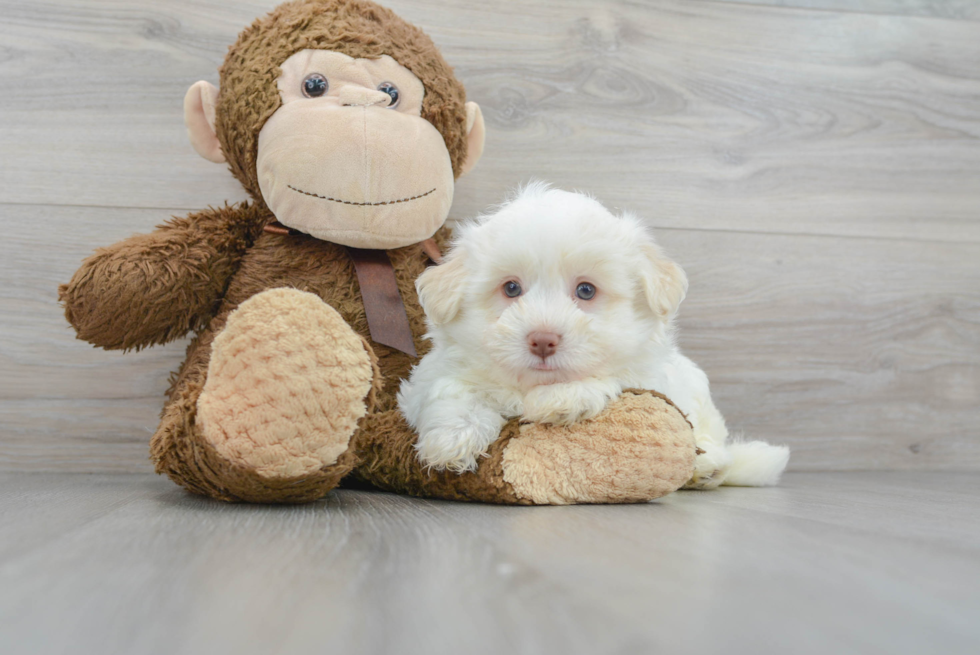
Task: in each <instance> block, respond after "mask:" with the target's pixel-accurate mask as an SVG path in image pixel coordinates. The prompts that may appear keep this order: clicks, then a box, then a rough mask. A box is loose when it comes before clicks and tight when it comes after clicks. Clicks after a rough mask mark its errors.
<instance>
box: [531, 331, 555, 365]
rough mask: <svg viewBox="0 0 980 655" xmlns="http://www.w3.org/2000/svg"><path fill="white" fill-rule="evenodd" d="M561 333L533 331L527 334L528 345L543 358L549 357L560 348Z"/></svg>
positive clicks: (532, 351)
mask: <svg viewBox="0 0 980 655" xmlns="http://www.w3.org/2000/svg"><path fill="white" fill-rule="evenodd" d="M560 343H561V335H560V334H555V333H554V332H532V333H531V334H529V335H527V347H528V350H530V351H531V353H533V354H535V355H537V356H538V357H540V358H541V359H548V358H549V357H551V356H552V355H554V354H555V351H556V350H558V344H560Z"/></svg>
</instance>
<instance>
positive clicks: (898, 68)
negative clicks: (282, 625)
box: [0, 0, 980, 471]
mask: <svg viewBox="0 0 980 655" xmlns="http://www.w3.org/2000/svg"><path fill="white" fill-rule="evenodd" d="M274 4H275V1H274V0H262V1H260V0H248V1H243V0H234V1H232V0H204V1H186V0H173V1H167V2H154V1H151V0H115V1H110V0H87V1H85V2H78V1H77V0H42V1H38V2H33V1H31V2H28V1H27V0H20V1H15V0H2V1H0V170H2V184H0V224H2V231H0V279H2V284H0V469H7V470H12V469H16V470H45V469H48V470H73V471H139V470H148V469H149V463H148V461H147V448H146V443H147V440H148V438H149V436H150V434H151V432H152V431H153V429H154V426H155V423H156V418H157V412H158V411H159V407H160V405H161V402H162V394H163V392H164V389H165V388H166V379H167V374H168V372H169V371H170V370H172V369H174V368H176V367H177V366H178V364H179V363H180V361H181V358H182V355H183V347H184V344H183V343H177V344H172V345H170V346H167V347H159V348H154V349H152V350H148V351H144V352H140V353H130V354H126V355H123V354H120V353H107V352H103V351H100V350H96V349H93V348H91V347H89V346H88V345H86V344H85V343H82V342H80V341H76V340H74V339H73V333H72V332H71V331H70V329H69V328H68V326H67V325H66V323H65V321H64V319H63V317H62V314H61V310H60V308H59V307H58V304H57V301H56V287H57V285H58V283H59V282H64V281H67V280H68V278H69V277H70V276H71V274H72V272H73V271H74V269H75V268H76V267H77V265H78V263H79V261H80V260H81V259H82V258H83V257H84V256H86V254H88V253H89V252H90V251H91V250H92V249H93V248H95V247H96V246H99V245H105V244H110V243H112V242H114V241H116V240H118V239H121V238H124V237H126V236H128V235H130V234H132V233H134V232H140V231H147V230H149V229H151V228H152V226H154V225H155V224H157V223H158V222H160V221H161V220H162V219H164V218H166V217H167V216H168V215H171V214H181V213H185V212H187V211H190V210H195V209H198V208H201V207H204V206H206V205H209V204H212V205H213V204H217V203H221V202H223V201H224V200H225V199H230V200H239V199H242V198H243V193H242V191H241V189H240V188H239V187H238V185H237V183H236V182H235V181H234V180H233V179H232V178H231V176H230V174H229V173H228V172H227V171H226V170H225V169H224V168H223V167H221V166H217V165H214V164H210V163H208V162H206V161H204V160H203V159H200V158H199V157H197V155H195V154H194V152H193V150H192V149H191V147H190V146H189V145H188V143H187V140H186V135H185V131H184V127H183V123H182V116H181V102H182V98H183V94H184V91H185V89H186V87H187V86H189V85H190V84H191V83H193V82H194V81H196V80H198V79H207V80H210V81H212V82H215V83H217V81H218V79H217V72H216V71H217V67H218V65H219V64H220V62H221V60H222V56H223V53H224V52H225V49H226V47H227V46H228V45H229V44H230V43H232V42H233V41H234V39H235V37H236V34H237V33H238V31H239V30H240V29H241V28H242V27H244V26H245V25H246V24H247V23H249V22H250V21H251V20H252V19H253V18H255V17H256V16H258V15H260V14H262V13H264V12H265V11H267V10H268V9H270V8H271V7H272V6H273V5H274ZM388 4H389V5H390V6H391V7H393V8H394V9H395V10H396V11H398V12H399V13H400V14H401V15H403V16H404V17H405V18H407V19H409V20H411V21H413V22H415V23H417V24H418V25H420V26H422V27H424V28H425V29H426V30H427V31H428V33H429V34H430V35H431V36H432V37H433V39H434V40H435V41H436V43H437V44H438V45H439V46H440V47H441V48H442V50H443V52H444V53H445V55H446V57H447V59H448V60H449V61H450V62H451V63H452V64H453V65H454V66H455V67H456V71H457V73H458V75H459V77H460V78H461V79H462V80H463V81H464V83H465V84H466V85H467V89H468V93H469V96H470V99H473V100H476V101H477V102H479V103H480V104H481V105H482V107H483V111H484V114H485V117H486V120H487V129H488V138H487V148H486V152H485V154H484V157H483V161H482V162H481V164H480V165H479V166H478V167H477V169H476V170H475V171H474V172H473V173H472V174H471V175H470V176H469V177H467V178H464V179H463V180H461V181H460V183H459V186H458V190H457V197H456V203H455V207H454V210H453V216H454V217H456V218H465V217H467V216H471V215H473V214H474V213H476V212H477V211H479V210H480V209H481V208H483V207H485V206H486V205H488V204H491V203H494V202H497V201H499V200H500V199H501V198H502V196H503V194H504V193H505V192H506V190H507V189H508V188H510V187H511V186H513V185H515V184H517V183H519V182H521V181H522V180H526V179H528V178H531V177H536V178H541V179H545V180H549V181H552V182H554V183H555V184H557V185H560V186H564V187H568V188H580V189H586V190H589V191H592V192H594V193H595V194H596V195H597V196H598V197H599V198H600V199H601V200H603V201H604V202H606V203H607V204H608V205H611V206H614V207H618V208H622V209H630V210H633V211H635V212H637V213H639V214H641V215H642V216H644V217H646V218H647V219H648V220H649V222H650V224H651V225H653V226H656V227H657V228H658V232H659V235H660V239H661V241H662V243H663V244H664V246H665V247H666V248H667V250H668V252H670V253H671V254H672V255H673V256H674V257H675V258H676V259H677V260H678V261H679V262H681V264H682V265H683V266H684V267H685V268H686V269H687V271H688V274H689V276H690V279H691V292H690V295H689V297H688V300H687V301H686V302H685V304H684V306H683V307H682V319H681V327H682V335H681V344H682V346H683V347H684V348H685V349H686V351H687V352H688V354H690V355H691V356H692V357H693V358H694V359H695V360H697V361H698V362H700V363H701V364H702V365H703V366H704V368H705V369H706V370H707V372H708V374H709V376H710V377H711V379H712V381H713V386H714V392H715V395H716V397H717V401H718V404H719V406H720V408H721V409H722V411H723V412H724V413H725V414H726V416H727V418H728V420H729V423H730V425H731V426H732V427H733V428H735V429H738V430H744V432H745V433H746V434H747V435H749V436H752V437H761V438H765V439H771V440H774V441H777V442H783V443H787V444H789V445H791V446H792V447H793V449H794V456H793V459H792V462H791V466H792V468H794V469H888V468H899V469H910V468H929V469H971V470H977V469H980V7H978V5H977V3H974V2H968V1H962V2H957V1H947V2H925V1H919V0H902V1H895V2H889V1H886V0H798V1H785V2H774V1H770V2H684V3H676V2H601V1H599V0H592V1H590V2H578V1H573V0H560V1H545V0H536V1H528V0H520V1H507V2H497V1H494V2H487V1H485V0H481V1H478V0H463V1H460V2H449V1H439V0H418V1H416V0H392V1H391V2H389V3H388Z"/></svg>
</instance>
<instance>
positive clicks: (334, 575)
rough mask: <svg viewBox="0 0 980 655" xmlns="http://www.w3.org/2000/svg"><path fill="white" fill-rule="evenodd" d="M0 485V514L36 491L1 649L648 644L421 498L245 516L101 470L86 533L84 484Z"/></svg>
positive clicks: (9, 571) (620, 648)
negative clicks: (80, 515) (103, 507)
mask: <svg viewBox="0 0 980 655" xmlns="http://www.w3.org/2000/svg"><path fill="white" fill-rule="evenodd" d="M0 480H2V489H3V491H4V493H2V494H0V497H3V499H4V501H3V504H4V506H5V507H4V509H2V510H0V512H3V513H4V514H7V515H8V516H9V513H10V510H9V509H7V507H6V506H7V505H9V504H13V503H12V502H11V501H13V500H15V499H23V498H24V496H25V495H26V496H33V498H31V499H30V501H28V502H29V504H30V505H33V506H34V508H35V512H34V513H33V515H32V516H25V515H24V513H23V512H22V511H21V509H20V506H21V504H20V503H17V504H16V505H15V506H14V507H13V508H12V511H13V515H14V516H13V517H12V518H13V519H14V521H11V522H10V523H7V524H6V525H8V526H9V527H8V528H6V529H5V530H4V533H3V535H2V536H0V539H2V540H6V539H10V538H11V537H10V535H11V533H13V538H14V539H18V538H19V539H20V540H21V541H22V542H25V543H31V544H33V547H32V548H30V549H29V550H28V551H27V552H23V551H17V552H16V553H15V554H14V556H11V557H8V558H5V559H3V560H0V580H2V584H0V651H2V652H4V653H5V654H9V655H14V654H19V653H25V654H26V653H52V652H66V651H71V652H73V653H89V652H100V653H104V652H116V653H129V654H132V655H137V654H142V653H173V652H235V653H240V654H243V655H245V654H248V653H272V652H276V653H292V652H321V651H323V650H324V649H326V650H327V651H329V652H355V653H360V652H364V653H389V652H390V653H442V652H452V651H455V650H457V649H459V648H460V647H461V646H465V647H466V650H467V652H472V653H478V654H482V653H487V654H491V653H501V652H508V653H518V654H528V655H530V654H532V653H545V652H548V653H551V652H553V653H582V654H590V653H599V652H602V653H605V652H631V651H632V650H633V649H635V648H636V647H638V646H639V647H643V648H646V647H648V646H649V643H650V641H649V639H648V638H641V637H639V636H638V635H637V632H638V631H637V630H636V629H635V627H633V626H630V625H628V624H626V623H625V622H623V621H622V620H621V619H620V618H619V617H617V616H615V615H611V614H608V613H606V612H605V611H603V610H602V609H601V608H598V607H595V604H594V603H593V602H592V600H591V599H590V598H589V597H588V594H587V593H586V594H582V593H570V590H569V589H568V585H567V584H566V582H565V581H562V580H556V579H552V578H545V577H542V576H541V575H540V574H539V573H538V571H537V570H536V568H535V567H533V566H530V565H528V564H527V563H525V562H522V561H520V560H514V559H512V558H510V557H507V556H502V552H501V551H500V549H499V548H498V547H496V546H494V545H493V544H491V543H490V542H489V541H487V540H486V539H485V538H484V537H482V536H481V535H479V534H477V533H475V532H474V531H473V530H470V529H465V528H462V527H461V526H460V525H459V524H458V523H456V522H454V521H447V520H445V519H444V518H443V517H442V516H441V515H439V514H436V513H434V512H432V511H431V509H429V508H428V507H427V506H426V505H425V504H423V503H418V502H416V501H414V500H412V499H409V498H405V497H398V496H391V495H387V494H369V493H338V494H332V495H331V496H330V497H329V498H328V499H326V500H324V501H321V502H319V503H313V504H309V505H304V506H295V507H276V506H258V505H252V506H242V505H237V506H235V505H228V504H224V503H218V502H214V501H210V500H207V499H204V498H200V497H194V496H191V495H189V494H187V493H185V492H184V491H182V490H180V489H178V488H176V487H174V486H173V485H172V484H170V483H169V482H168V481H166V480H164V479H162V478H156V479H148V478H147V476H119V477H113V478H107V477H102V478H96V479H95V483H96V484H95V485H94V486H96V487H98V486H100V485H105V484H106V483H107V482H108V483H109V484H114V485H115V488H116V494H115V498H114V499H111V500H110V499H106V500H105V501H104V502H106V503H107V504H111V503H114V504H115V507H112V508H111V509H110V508H107V509H109V511H106V512H104V513H103V514H102V515H100V516H91V517H90V518H89V520H86V521H84V522H80V521H73V520H64V519H63V518H62V517H63V514H64V513H65V512H64V508H63V507H62V506H61V505H62V503H66V504H68V505H69V506H72V505H73V506H75V507H78V506H79V505H88V504H91V503H94V502H97V498H104V497H105V496H106V494H105V492H104V491H103V490H100V489H95V490H93V489H92V486H93V484H92V483H91V482H89V480H88V479H87V478H81V479H80V478H79V477H75V478H73V479H72V481H71V484H70V488H69V485H64V486H63V485H62V484H58V483H56V484H51V480H50V477H48V476H42V477H35V476H15V477H9V476H8V477H5V478H0ZM15 485H16V486H17V487H20V488H21V489H22V490H21V491H20V492H18V493H17V494H15V495H10V494H9V492H8V490H9V489H10V488H11V487H13V486H15ZM49 485H50V486H49ZM23 487H28V489H29V490H28V491H26V492H25V491H24V490H23ZM77 495H82V496H88V497H89V498H86V499H85V500H84V501H82V502H79V501H78V500H77V499H76V498H75V496H77ZM134 495H135V496H136V497H135V498H134V497H133V496H134ZM8 499H9V500H8ZM4 510H6V511H4ZM59 522H63V523H62V530H61V531H60V532H59V533H55V532H54V528H55V527H56V526H57V525H58V524H59ZM21 535H23V536H21Z"/></svg>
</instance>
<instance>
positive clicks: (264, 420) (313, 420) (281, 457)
mask: <svg viewBox="0 0 980 655" xmlns="http://www.w3.org/2000/svg"><path fill="white" fill-rule="evenodd" d="M372 380H373V369H372V364H371V358H370V355H369V354H368V352H367V351H366V350H365V344H364V342H363V340H362V339H361V337H360V336H358V335H357V334H356V333H355V332H354V331H353V330H351V328H350V327H349V326H348V325H347V323H346V322H344V320H343V319H342V318H341V317H340V314H338V313H337V312H336V311H335V310H334V309H333V308H332V307H330V306H329V305H327V304H326V303H324V302H323V301H322V300H320V298H319V297H317V296H316V295H314V294H311V293H306V292H302V291H297V290H295V289H271V290H269V291H264V292H262V293H260V294H257V295H255V296H253V297H252V298H249V299H248V300H247V301H245V302H243V303H242V304H241V305H240V306H239V308H238V309H237V310H236V311H234V312H233V313H232V314H231V315H230V316H229V318H228V323H227V325H226V326H225V328H224V329H223V330H222V331H221V333H220V334H219V335H218V336H217V337H216V338H215V340H214V344H213V346H212V354H211V361H210V364H209V366H208V377H207V381H206V382H205V385H204V389H203V391H202V393H201V397H200V398H199V399H198V403H197V421H198V425H199V427H200V428H201V430H202V433H203V434H204V436H205V438H206V439H207V440H208V441H209V442H210V443H211V444H212V445H213V446H214V448H215V450H216V451H217V452H218V454H220V455H221V456H222V457H224V458H226V459H227V460H228V461H229V462H231V463H232V464H234V465H236V466H242V467H246V468H251V469H253V470H255V471H256V472H257V473H258V474H259V475H261V476H263V477H269V478H288V477H296V476H301V475H307V474H309V473H312V472H314V471H317V470H319V469H321V468H323V467H325V466H330V465H331V464H334V463H335V462H336V461H337V458H338V457H340V455H342V454H343V453H344V451H346V450H347V447H348V443H349V441H350V437H351V435H352V434H353V433H354V430H355V429H356V427H357V422H358V420H359V419H360V418H361V417H362V416H364V414H365V413H366V411H367V409H366V404H365V398H366V397H367V395H368V392H369V391H370V389H371V384H372Z"/></svg>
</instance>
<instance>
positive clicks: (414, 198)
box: [286, 184, 436, 207]
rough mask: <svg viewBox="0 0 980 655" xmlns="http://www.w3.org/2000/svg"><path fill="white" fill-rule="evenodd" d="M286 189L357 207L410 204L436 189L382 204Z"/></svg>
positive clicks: (294, 188) (293, 188) (291, 186)
mask: <svg viewBox="0 0 980 655" xmlns="http://www.w3.org/2000/svg"><path fill="white" fill-rule="evenodd" d="M286 186H287V187H289V188H290V189H292V190H293V191H295V192H296V193H302V194H303V195H304V196H311V197H313V198H319V199H320V200H329V201H330V202H339V203H340V204H342V205H356V206H358V207H378V206H381V205H396V204H398V203H400V202H411V201H412V200H418V199H419V198H424V197H426V196H427V195H429V194H431V193H433V192H435V190H436V188H435V187H432V188H431V189H429V190H428V191H426V192H425V193H421V194H419V195H417V196H412V197H411V198H402V199H400V200H386V201H384V202H353V201H351V200H341V199H339V198H330V197H328V196H321V195H319V194H317V193H310V192H309V191H303V190H302V189H297V188H296V187H294V186H293V185H291V184H287V185H286Z"/></svg>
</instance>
